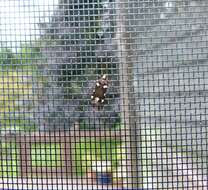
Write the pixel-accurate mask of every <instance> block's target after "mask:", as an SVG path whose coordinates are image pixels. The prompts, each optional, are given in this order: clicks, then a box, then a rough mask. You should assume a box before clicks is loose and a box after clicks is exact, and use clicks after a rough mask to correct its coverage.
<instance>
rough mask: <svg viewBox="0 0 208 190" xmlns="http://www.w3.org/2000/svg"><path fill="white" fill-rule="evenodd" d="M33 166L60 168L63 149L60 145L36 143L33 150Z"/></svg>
mask: <svg viewBox="0 0 208 190" xmlns="http://www.w3.org/2000/svg"><path fill="white" fill-rule="evenodd" d="M31 156H32V166H34V167H60V166H61V147H60V144H58V143H46V144H44V143H34V144H32V149H31Z"/></svg>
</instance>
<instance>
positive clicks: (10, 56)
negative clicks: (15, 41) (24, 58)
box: [0, 48, 17, 69]
mask: <svg viewBox="0 0 208 190" xmlns="http://www.w3.org/2000/svg"><path fill="white" fill-rule="evenodd" d="M16 62H17V60H16V56H15V54H14V53H13V52H12V50H11V49H8V48H1V49H0V65H1V67H2V69H3V68H5V67H11V66H13V65H14V64H15V63H16Z"/></svg>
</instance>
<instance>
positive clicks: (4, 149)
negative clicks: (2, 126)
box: [0, 143, 19, 177]
mask: <svg viewBox="0 0 208 190" xmlns="http://www.w3.org/2000/svg"><path fill="white" fill-rule="evenodd" d="M0 145H1V146H0V147H1V149H0V151H1V154H0V155H1V157H2V158H1V159H0V177H17V176H18V166H19V158H18V155H19V151H18V149H17V147H16V144H15V143H1V144H0Z"/></svg>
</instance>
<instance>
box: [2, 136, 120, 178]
mask: <svg viewBox="0 0 208 190" xmlns="http://www.w3.org/2000/svg"><path fill="white" fill-rule="evenodd" d="M121 144H122V143H121V141H119V140H115V139H111V138H107V139H102V140H100V139H95V138H92V139H91V138H86V139H82V140H81V141H80V142H76V143H75V144H74V148H75V149H73V151H72V152H73V157H74V163H75V166H76V176H82V175H84V174H85V173H86V171H87V170H88V168H90V167H91V165H92V162H93V161H110V162H111V165H112V171H115V170H116V168H117V167H118V166H119V163H120V161H121V158H123V156H122V149H121ZM0 156H1V157H2V159H0V177H18V175H19V173H18V172H19V160H20V157H19V147H17V145H16V144H15V143H1V153H0ZM62 159H63V158H62ZM62 159H61V146H60V144H59V143H47V144H45V143H33V144H32V146H31V161H32V163H31V164H32V167H60V166H61V165H62V163H61V162H62V161H61V160H62Z"/></svg>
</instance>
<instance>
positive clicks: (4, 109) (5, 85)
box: [0, 71, 35, 131]
mask: <svg viewBox="0 0 208 190" xmlns="http://www.w3.org/2000/svg"><path fill="white" fill-rule="evenodd" d="M29 74H30V73H29V72H27V73H25V72H20V71H19V72H15V71H8V72H4V71H2V72H0V91H1V92H3V93H1V94H0V117H1V125H2V127H1V128H0V130H1V131H4V130H11V129H12V130H13V131H18V130H24V131H26V130H35V125H34V124H33V123H31V121H27V120H26V119H25V118H26V117H27V114H26V112H24V115H22V114H21V113H22V112H23V111H25V109H27V110H29V109H30V107H29V105H26V104H21V100H22V101H23V100H28V98H29V97H31V96H32V95H33V92H32V84H31V83H28V79H27V80H26V81H25V79H24V78H23V77H22V76H24V75H27V76H28V75H29ZM21 115H22V116H21ZM21 117H22V118H21Z"/></svg>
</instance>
